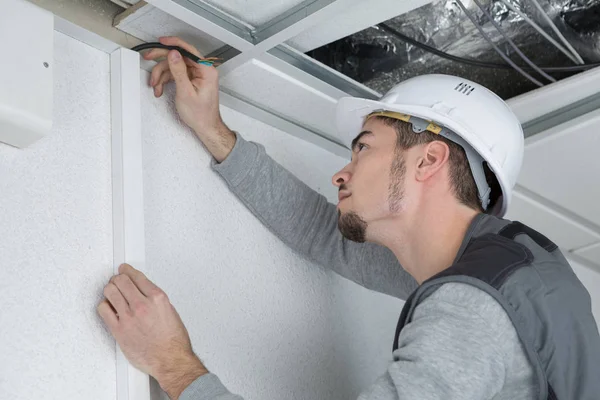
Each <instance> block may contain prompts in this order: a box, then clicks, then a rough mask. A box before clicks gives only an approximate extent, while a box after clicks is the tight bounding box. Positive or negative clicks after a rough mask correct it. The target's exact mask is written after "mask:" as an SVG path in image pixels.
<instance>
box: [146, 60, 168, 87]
mask: <svg viewBox="0 0 600 400" xmlns="http://www.w3.org/2000/svg"><path fill="white" fill-rule="evenodd" d="M165 71H168V72H169V73H170V72H171V71H170V69H169V62H168V61H166V60H165V61H161V62H159V63H158V64H156V65H155V66H154V68H152V73H151V74H150V86H156V84H157V83H158V81H159V80H160V78H161V76H162V75H163V74H164V73H165Z"/></svg>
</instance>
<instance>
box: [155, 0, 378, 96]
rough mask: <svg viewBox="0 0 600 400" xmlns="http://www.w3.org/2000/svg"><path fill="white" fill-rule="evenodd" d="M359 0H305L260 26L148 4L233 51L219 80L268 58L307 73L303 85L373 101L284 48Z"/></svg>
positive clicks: (194, 6) (183, 6)
mask: <svg viewBox="0 0 600 400" xmlns="http://www.w3.org/2000/svg"><path fill="white" fill-rule="evenodd" d="M360 1H361V0H305V1H303V2H302V3H300V4H298V5H297V6H295V7H293V8H292V9H290V10H288V11H286V12H285V13H283V14H281V15H278V16H277V17H275V18H273V19H272V20H270V21H269V22H267V23H265V24H263V25H261V26H258V27H252V26H251V25H248V24H245V23H244V22H242V21H239V20H238V19H237V18H235V17H233V16H232V15H229V14H227V13H225V12H223V11H221V10H219V9H218V8H216V7H214V6H212V5H209V4H207V3H205V2H203V1H202V0H147V3H149V4H151V5H153V6H154V7H156V8H158V9H160V10H161V11H163V12H165V13H167V14H170V15H172V16H173V17H175V18H178V19H180V20H182V21H184V22H186V23H188V24H189V25H191V26H193V27H195V28H197V29H198V30H200V31H202V32H205V33H206V34H208V35H211V36H212V37H214V38H215V39H218V40H220V41H222V42H223V43H225V45H226V46H229V47H225V48H224V49H219V50H218V53H221V54H227V53H229V54H235V55H234V56H233V57H232V58H231V59H229V60H228V61H226V62H225V63H224V64H223V65H221V66H220V67H219V73H220V75H221V77H225V76H226V75H228V74H229V73H231V72H232V71H234V70H236V69H237V68H239V67H241V66H242V65H244V64H245V63H247V62H248V61H250V60H252V59H254V58H264V56H265V55H266V54H267V53H268V54H270V55H271V56H274V57H276V58H279V59H281V60H283V61H286V62H287V63H290V64H291V65H293V66H294V67H296V68H298V69H300V70H301V71H304V77H300V80H302V81H304V80H306V81H307V82H308V81H311V80H313V79H314V78H315V77H316V78H318V79H320V80H322V81H323V82H324V83H326V84H328V85H330V86H333V87H334V88H336V89H339V90H341V91H342V92H344V93H346V94H348V95H351V96H360V97H365V98H370V99H375V98H379V97H380V96H381V95H380V94H379V93H377V92H376V91H374V90H371V89H369V88H367V87H366V86H364V85H362V84H361V83H358V82H356V81H354V80H352V79H350V78H348V77H346V76H344V75H342V74H340V73H339V72H338V71H335V70H334V69H332V68H330V67H328V66H326V65H324V64H322V63H320V62H318V61H316V60H313V59H312V58H310V57H307V56H305V55H304V54H302V53H301V52H299V51H297V50H295V49H293V48H292V47H290V46H288V45H286V44H285V42H286V41H287V40H289V39H292V38H294V37H296V36H298V35H299V34H301V33H304V32H305V31H307V30H309V29H310V28H311V27H313V26H315V25H317V24H319V23H321V22H323V21H328V20H330V19H331V18H332V17H333V16H335V15H337V14H339V13H341V12H342V11H344V10H347V9H348V8H349V7H352V6H353V5H354V4H357V3H358V2H360ZM236 51H237V52H236ZM297 78H298V77H297Z"/></svg>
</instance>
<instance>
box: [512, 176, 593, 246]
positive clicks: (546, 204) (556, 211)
mask: <svg viewBox="0 0 600 400" xmlns="http://www.w3.org/2000/svg"><path fill="white" fill-rule="evenodd" d="M513 193H514V194H515V195H517V196H522V197H523V198H526V199H527V200H528V201H530V202H532V203H534V204H536V205H537V206H538V207H539V208H541V209H543V210H544V211H546V212H548V213H550V214H553V215H556V216H558V217H559V218H561V219H563V220H566V221H567V222H569V223H570V224H572V225H573V226H575V227H577V228H578V229H580V230H582V231H584V232H586V233H588V234H589V235H591V236H593V237H594V238H596V239H597V240H598V241H600V226H597V225H596V224H594V223H593V222H590V221H589V220H587V219H585V218H582V217H580V216H579V215H577V214H575V213H574V212H572V211H570V210H568V209H566V208H564V207H562V206H560V205H558V204H556V203H554V202H552V201H551V200H548V199H547V198H545V197H543V196H540V195H539V194H537V193H535V192H533V191H531V190H529V189H527V188H525V187H523V186H521V185H519V184H517V185H515V187H514V189H513Z"/></svg>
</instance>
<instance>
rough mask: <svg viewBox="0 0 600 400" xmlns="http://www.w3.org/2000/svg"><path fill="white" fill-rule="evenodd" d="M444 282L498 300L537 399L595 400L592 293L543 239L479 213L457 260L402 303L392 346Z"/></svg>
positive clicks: (598, 341) (596, 343) (598, 378)
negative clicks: (523, 352) (532, 374)
mask: <svg viewBox="0 0 600 400" xmlns="http://www.w3.org/2000/svg"><path fill="white" fill-rule="evenodd" d="M447 282H460V283H466V284H470V285H473V286H475V287H477V288H479V289H481V290H484V291H485V292H487V293H489V294H490V295H491V296H492V297H493V298H494V299H496V300H497V301H498V303H500V305H502V307H503V308H504V310H505V311H506V313H507V314H508V316H509V317H510V319H511V321H512V323H513V325H514V326H515V329H516V331H517V334H518V336H519V338H520V339H521V343H522V344H523V346H524V347H525V350H526V352H527V357H528V358H529V361H530V362H531V365H532V366H533V368H534V371H535V376H536V380H537V384H538V393H537V397H536V399H537V400H550V399H552V400H556V399H558V400H598V399H600V336H599V334H598V326H597V325H596V322H595V320H594V316H593V315H592V309H591V300H590V295H589V294H588V292H587V290H586V289H585V287H584V286H583V284H582V283H581V282H580V281H579V279H578V278H577V277H576V276H575V273H574V272H573V270H572V269H571V266H570V265H569V263H568V262H567V260H566V259H565V258H564V256H563V255H562V254H561V252H560V251H559V250H558V248H557V246H556V245H555V244H554V243H552V242H551V241H550V240H548V239H547V238H546V237H545V236H543V235H541V234H540V233H538V232H536V231H534V230H533V229H531V228H529V227H527V226H525V225H523V224H521V223H520V222H510V221H506V220H503V219H499V218H495V217H492V216H490V215H485V214H481V215H479V216H477V217H476V218H475V219H474V221H473V223H472V224H471V226H470V228H469V231H468V232H467V235H466V236H465V239H464V241H463V244H462V246H461V248H460V250H459V251H458V254H457V257H456V260H455V261H454V264H453V265H452V266H451V267H450V268H448V269H446V270H444V271H442V272H441V273H439V274H438V275H436V276H434V277H432V278H430V279H429V280H427V281H425V282H423V284H422V285H421V286H419V287H418V288H417V290H415V291H414V292H413V294H412V295H411V296H410V297H409V298H408V300H407V301H406V304H405V305H404V308H403V309H402V314H401V315H400V320H399V321H398V327H397V328H396V336H395V339H394V351H395V350H396V349H398V336H399V335H400V331H401V330H402V328H403V327H404V326H405V325H406V324H407V323H409V322H410V321H411V319H412V315H413V313H414V311H415V307H416V306H417V305H418V304H419V303H420V302H421V301H423V300H424V299H426V298H427V297H428V296H430V295H431V294H432V293H433V292H435V291H436V290H437V289H438V288H439V287H440V286H441V285H443V284H444V283H447Z"/></svg>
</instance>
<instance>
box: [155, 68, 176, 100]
mask: <svg viewBox="0 0 600 400" xmlns="http://www.w3.org/2000/svg"><path fill="white" fill-rule="evenodd" d="M172 79H173V75H171V71H170V70H169V71H166V72H164V73H163V74H162V75H161V76H160V78H159V80H158V82H157V83H156V86H155V87H154V96H156V97H160V96H162V94H163V91H164V87H165V85H166V84H167V83H169V82H170V81H171V80H172Z"/></svg>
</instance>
